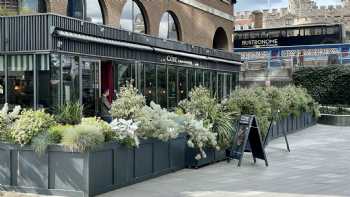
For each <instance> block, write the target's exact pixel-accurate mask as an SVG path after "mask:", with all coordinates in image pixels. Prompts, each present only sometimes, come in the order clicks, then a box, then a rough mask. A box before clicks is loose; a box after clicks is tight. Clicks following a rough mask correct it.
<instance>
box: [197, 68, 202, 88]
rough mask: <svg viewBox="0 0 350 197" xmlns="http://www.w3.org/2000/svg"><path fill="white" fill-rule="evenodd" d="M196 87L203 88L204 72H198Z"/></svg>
mask: <svg viewBox="0 0 350 197" xmlns="http://www.w3.org/2000/svg"><path fill="white" fill-rule="evenodd" d="M196 86H203V70H199V69H198V70H196Z"/></svg>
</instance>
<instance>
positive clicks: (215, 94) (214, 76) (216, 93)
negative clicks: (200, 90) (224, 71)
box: [211, 71, 218, 97]
mask: <svg viewBox="0 0 350 197" xmlns="http://www.w3.org/2000/svg"><path fill="white" fill-rule="evenodd" d="M211 78H212V79H211V82H212V92H213V94H214V96H216V97H217V96H218V92H217V73H216V72H215V71H212V74H211Z"/></svg>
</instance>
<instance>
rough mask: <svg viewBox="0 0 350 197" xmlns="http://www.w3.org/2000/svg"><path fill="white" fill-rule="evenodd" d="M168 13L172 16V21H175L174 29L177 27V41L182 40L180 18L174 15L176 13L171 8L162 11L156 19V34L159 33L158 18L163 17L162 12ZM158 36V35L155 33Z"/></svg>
mask: <svg viewBox="0 0 350 197" xmlns="http://www.w3.org/2000/svg"><path fill="white" fill-rule="evenodd" d="M166 12H167V13H169V14H170V16H171V17H173V19H174V21H175V25H176V29H177V36H178V40H179V41H182V40H183V33H182V26H181V22H180V19H179V17H178V16H177V15H176V13H175V12H174V11H172V10H165V11H163V12H162V13H161V14H160V18H159V20H158V34H159V28H160V27H159V25H160V20H161V19H162V17H163V14H165V13H166ZM157 36H159V35H157Z"/></svg>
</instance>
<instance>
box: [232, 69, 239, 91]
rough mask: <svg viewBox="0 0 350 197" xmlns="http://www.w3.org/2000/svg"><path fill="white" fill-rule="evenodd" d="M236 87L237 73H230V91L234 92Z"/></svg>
mask: <svg viewBox="0 0 350 197" xmlns="http://www.w3.org/2000/svg"><path fill="white" fill-rule="evenodd" d="M237 86H238V73H232V89H231V91H234V90H236V88H237Z"/></svg>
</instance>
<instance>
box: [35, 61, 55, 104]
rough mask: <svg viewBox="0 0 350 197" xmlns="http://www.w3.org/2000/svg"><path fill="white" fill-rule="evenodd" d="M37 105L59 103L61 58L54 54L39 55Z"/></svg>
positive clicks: (37, 64)
mask: <svg viewBox="0 0 350 197" xmlns="http://www.w3.org/2000/svg"><path fill="white" fill-rule="evenodd" d="M36 61H37V63H36V66H37V69H36V71H37V92H36V95H37V107H38V108H51V109H52V107H55V106H58V105H59V98H60V96H59V95H60V76H61V69H60V60H59V56H58V55H55V54H52V55H51V61H50V56H49V55H37V56H36Z"/></svg>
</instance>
